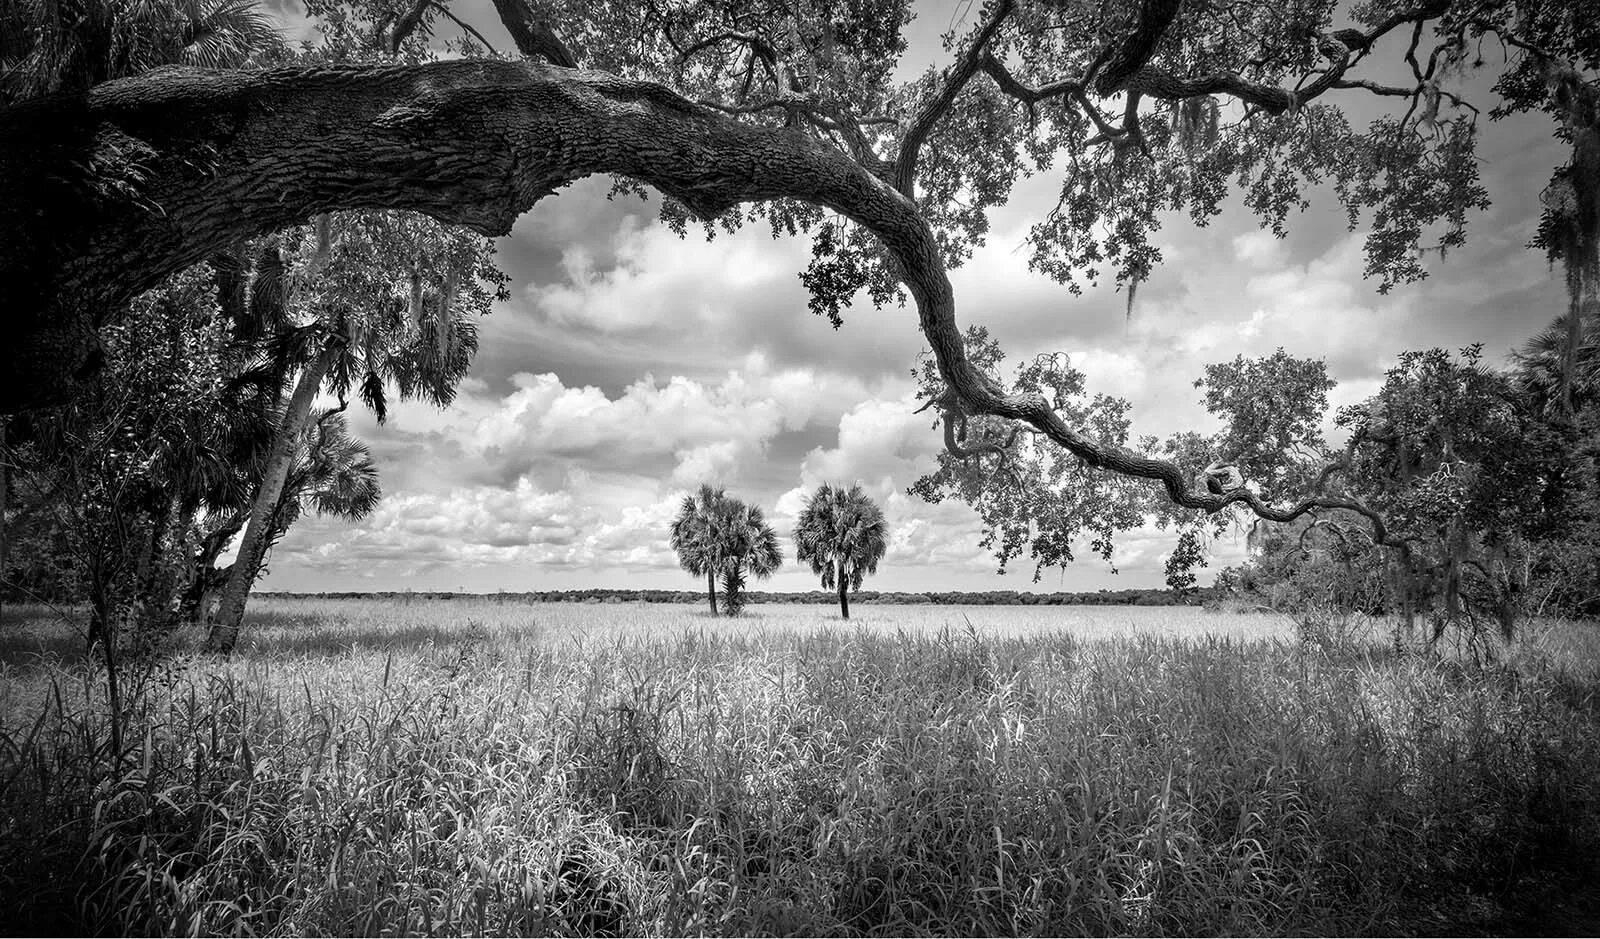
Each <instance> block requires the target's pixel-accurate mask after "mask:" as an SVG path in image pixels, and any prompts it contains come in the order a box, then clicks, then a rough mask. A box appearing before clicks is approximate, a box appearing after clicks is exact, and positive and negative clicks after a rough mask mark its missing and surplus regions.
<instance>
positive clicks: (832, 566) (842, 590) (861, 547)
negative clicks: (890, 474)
mask: <svg viewBox="0 0 1600 939" xmlns="http://www.w3.org/2000/svg"><path fill="white" fill-rule="evenodd" d="M794 543H795V560H797V561H809V562H811V572H812V573H813V574H820V575H821V576H822V587H823V589H824V590H826V589H828V588H829V587H833V586H835V585H837V586H838V588H839V613H840V614H841V615H842V616H843V617H844V618H845V619H849V618H850V598H849V595H848V591H849V590H860V589H861V581H863V580H864V579H866V576H867V575H868V574H875V573H877V571H878V561H879V560H880V559H882V557H883V552H884V551H885V550H886V549H887V548H888V546H889V530H888V526H887V525H886V524H885V523H884V520H883V511H882V510H881V509H879V508H878V506H877V504H876V503H874V502H873V501H872V500H871V499H870V498H868V497H867V494H866V493H864V492H862V491H861V486H860V485H859V484H857V485H854V486H851V487H850V488H849V489H848V490H846V489H845V488H843V487H842V486H830V485H828V484H827V483H823V484H822V485H821V486H818V487H817V491H816V492H814V493H812V494H811V496H810V498H808V499H806V504H805V508H804V509H802V510H801V511H800V519H799V521H798V522H797V523H796V524H795V529H794Z"/></svg>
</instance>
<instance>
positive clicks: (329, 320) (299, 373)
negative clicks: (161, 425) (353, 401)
mask: <svg viewBox="0 0 1600 939" xmlns="http://www.w3.org/2000/svg"><path fill="white" fill-rule="evenodd" d="M492 255H493V248H492V246H491V245H490V243H489V242H488V241H487V240H486V239H484V238H482V237H481V236H478V235H475V234H473V233H471V232H468V231H466V230H464V229H457V228H452V227H450V226H446V225H443V224H440V223H438V222H436V221H433V220H432V219H428V218H425V217H423V216H414V215H403V214H400V213H389V212H350V213H343V214H340V215H338V216H326V217H323V218H322V219H320V220H319V221H318V223H317V224H315V225H311V226H305V227H303V228H301V229H297V230H295V231H293V232H291V233H289V234H288V235H286V236H285V237H284V238H283V248H282V250H281V251H280V249H279V248H278V247H276V246H273V247H271V248H270V249H269V250H267V251H265V252H263V255H262V257H261V258H260V259H259V260H258V261H257V264H256V274H255V279H254V283H253V284H252V285H251V286H250V287H249V288H248V289H247V290H245V289H244V288H241V292H246V293H248V294H249V295H250V296H251V299H252V303H251V304H250V308H251V312H250V317H249V318H250V320H251V321H252V324H253V325H254V326H256V327H261V326H262V325H263V324H265V331H266V332H267V333H268V335H267V337H266V338H267V342H266V345H267V346H268V347H269V348H271V349H272V350H274V355H272V356H270V357H269V358H270V360H271V361H270V364H269V366H268V367H267V368H266V371H267V372H269V373H270V377H269V378H268V379H267V380H266V381H265V383H264V386H263V387H264V399H265V400H268V401H270V402H271V403H272V404H273V405H274V408H273V409H274V410H275V411H278V412H279V413H281V415H282V417H281V419H280V420H279V421H278V424H277V428H278V429H277V431H276V435H275V439H274V442H273V445H272V452H271V454H270V456H269V457H268V459H267V462H266V468H265V470H264V472H263V475H262V478H261V484H260V488H259V489H258V491H257V495H256V497H255V499H254V503H253V505H252V508H251V514H250V519H249V521H248V522H247V523H246V525H245V529H244V537H243V540H242V541H241V543H240V547H239V560H238V561H236V562H235V565H234V572H233V574H232V575H231V576H230V578H229V581H228V585H227V587H226V589H225V590H224V592H223V596H222V600H221V603H220V604H219V606H218V610H217V616H216V619H215V622H214V623H213V627H212V630H211V637H210V639H209V640H208V643H209V645H210V646H211V647H212V648H213V649H217V650H219V651H227V650H229V649H231V648H232V647H233V645H234V643H235V642H236V641H237V639H238V632H239V626H240V623H241V622H242V621H243V618H244V608H245V603H246V600H247V599H248V596H249V591H250V587H251V585H252V584H253V583H254V581H255V576H256V573H257V572H258V571H259V569H260V564H261V559H262V557H263V556H264V554H265V552H266V549H267V547H268V546H269V545H270V543H271V542H270V536H271V533H272V529H273V524H272V515H273V513H274V511H275V508H276V506H277V504H278V500H279V498H280V497H281V495H282V493H283V490H284V484H285V482H286V481H287V479H288V473H289V468H290V465H291V462H292V460H293V457H294V452H295V447H296V441H297V440H298V439H299V436H300V434H301V433H302V431H303V430H304V429H305V427H306V426H307V422H308V421H309V419H310V412H311V403H312V401H313V400H314V399H315V397H316V395H317V394H318V393H319V392H321V391H323V390H327V391H329V392H332V393H333V394H335V395H337V396H338V397H339V398H340V399H341V400H345V399H347V398H348V397H349V396H352V395H353V396H357V397H359V398H361V400H362V401H364V402H365V403H366V404H367V405H368V406H369V407H370V408H371V409H372V411H373V412H374V414H376V415H377V417H378V420H379V421H382V420H383V419H384V418H385V416H386V413H387V410H388V394H389V391H388V389H389V388H390V387H394V388H395V389H397V390H398V391H399V394H400V397H401V398H402V399H405V398H420V399H422V400H425V401H428V402H430V403H432V404H435V405H439V406H443V405H446V404H449V403H450V401H451V400H452V399H453V398H454V396H455V391H456V386H457V384H458V383H459V382H460V381H461V379H462V378H463V377H465V375H466V372H467V369H468V367H469V366H470V364H471V361H472V355H473V353H474V352H475V351H476V350H477V344H478V342H477V330H476V326H475V325H474V323H473V322H472V319H471V317H472V316H473V315H475V314H481V313H485V312H487V311H488V309H489V307H490V306H491V304H492V303H493V302H494V301H495V300H501V299H505V298H506V297H507V296H508V295H507V294H506V291H505V288H504V284H505V276H504V275H503V274H501V273H500V272H499V270H498V269H497V268H495V267H494V264H493V261H492ZM256 301H259V302H256ZM258 307H259V308H260V309H257V308H258ZM273 331H276V332H273ZM291 375H292V376H293V377H292V379H291V378H290V376H291ZM291 387H292V389H293V390H292V392H290V393H289V394H288V398H287V401H286V402H284V403H283V404H282V406H281V408H278V407H276V405H277V404H278V402H279V401H282V398H283V394H284V392H285V391H287V390H288V389H289V388H291Z"/></svg>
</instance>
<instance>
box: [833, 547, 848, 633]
mask: <svg viewBox="0 0 1600 939" xmlns="http://www.w3.org/2000/svg"><path fill="white" fill-rule="evenodd" d="M833 564H834V576H835V577H837V578H838V581H839V615H840V616H842V617H844V618H845V619H849V618H850V579H849V578H848V577H846V576H845V575H844V559H843V558H839V559H836V560H835V561H834V562H833Z"/></svg>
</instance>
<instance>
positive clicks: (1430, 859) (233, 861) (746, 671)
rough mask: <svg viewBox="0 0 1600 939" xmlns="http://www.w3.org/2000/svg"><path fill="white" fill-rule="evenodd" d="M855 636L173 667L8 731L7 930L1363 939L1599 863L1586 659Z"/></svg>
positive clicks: (1343, 640) (1268, 645)
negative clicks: (120, 720)
mask: <svg viewBox="0 0 1600 939" xmlns="http://www.w3.org/2000/svg"><path fill="white" fill-rule="evenodd" d="M1313 638H1314V639H1316V641H1294V640H1258V641H1240V640H1233V639H1222V638H1203V639H1196V640H1192V641H1183V640H1176V639H1171V638H1159V637H1148V636H1145V637H1131V638H1124V639H1105V640H1095V641H1092V642H1091V641H1081V640H1078V639H1075V638H1073V636H1072V635H1070V634H1066V633H1057V634H1043V635H1035V636H1027V637H1014V638H991V637H981V636H978V635H977V634H975V633H970V632H969V633H966V634H963V633H960V632H953V631H945V632H943V633H939V634H932V635H929V634H920V635H911V634H905V633H902V634H899V635H885V634H881V633H878V634H874V633H868V632H848V631H822V632H811V633H763V634H752V635H745V636H737V637H730V636H725V635H717V634H715V632H714V630H711V629H707V630H704V631H691V632H685V633H682V634H679V635H678V636H676V637H673V638H663V639H647V638H640V637H632V638H627V637H624V638H612V639H609V640H600V641H593V640H574V641H567V642H541V641H537V640H536V639H519V638H517V637H515V636H512V635H506V634H500V633H489V634H482V633H479V632H470V631H469V632H467V633H463V634H460V635H458V636H457V637H456V639H457V641H450V642H437V643H436V642H422V643H420V644H411V645H409V646H408V647H405V648H403V649H399V650H389V651H385V650H384V649H382V648H368V647H354V648H351V649H349V650H348V651H346V652H344V653H339V654H326V653H316V652H312V651H307V650H304V649H300V650H295V651H273V650H272V649H258V650H257V651H255V652H253V653H251V654H249V655H245V656H240V657H237V658H235V659H234V660H231V661H228V662H218V661H215V660H210V659H200V658H196V659H187V660H186V659H182V658H178V659H174V660H172V661H170V662H169V663H167V664H166V665H165V666H164V668H163V669H162V670H161V671H160V673H159V674H157V675H156V676H155V677H154V678H153V679H152V680H151V681H150V682H149V683H148V689H147V691H146V693H145V694H144V695H143V696H142V697H141V698H140V700H139V702H138V707H137V710H136V711H135V712H134V713H133V714H132V715H130V717H129V719H128V722H127V727H126V729H125V733H124V737H125V739H126V740H127V741H129V742H128V744H127V745H126V751H127V752H125V753H123V754H120V755H119V754H112V753H109V752H108V749H107V746H106V745H105V743H104V741H105V740H106V738H107V734H106V728H105V726H104V723H105V722H104V718H103V714H104V709H103V707H102V706H101V704H100V702H98V701H96V700H95V699H94V697H93V695H92V694H89V693H87V692H86V691H85V688H86V687H88V688H94V687H97V686H96V685H95V684H94V683H93V682H90V683H88V685H87V686H86V684H85V682H84V680H83V677H82V676H81V674H79V673H77V672H76V671H74V670H72V669H71V668H61V669H60V670H58V671H57V672H56V673H55V674H54V675H53V677H52V678H51V682H50V683H49V684H50V689H51V690H50V691H49V692H48V693H47V694H46V695H45V696H44V698H43V700H42V701H40V702H39V706H38V707H36V708H33V709H31V710H30V711H29V712H28V713H26V714H22V713H17V714H10V715H7V716H6V718H5V721H6V723H5V726H4V728H3V734H0V923H4V924H5V925H4V927H3V930H4V931H5V932H10V933H15V934H23V933H88V934H130V935H147V934H238V933H255V934H276V935H283V934H296V935H299V934H329V933H331V934H352V935H353V934H364V935H365V934H380V933H381V934H420V933H426V934H430V935H431V934H517V935H630V934H672V935H678V934H698V933H704V934H719V935H745V934H772V933H779V934H789V933H801V934H946V935H948V934H961V935H978V934H1043V935H1051V934H1108V933H1136V934H1293V933H1307V932H1311V933H1323V934H1355V933H1372V932H1411V931H1429V930H1445V931H1450V930H1459V929H1463V928H1470V926H1471V925H1472V922H1473V921H1474V920H1475V919H1476V920H1480V921H1484V922H1487V921H1490V920H1492V919H1493V918H1494V917H1497V916H1500V915H1502V914H1506V913H1508V912H1511V911H1513V909H1514V907H1515V905H1516V903H1517V902H1518V900H1519V898H1524V897H1527V896H1531V895H1535V894H1537V891H1538V890H1540V889H1543V888H1545V887H1547V886H1549V885H1550V884H1555V883H1559V882H1562V881H1564V880H1565V879H1566V878H1568V877H1571V876H1574V875H1577V874H1581V873H1582V872H1584V871H1589V870H1592V869H1593V864H1594V863H1595V861H1596V860H1597V859H1600V858H1597V854H1600V852H1597V850H1596V849H1597V847H1600V801H1597V795H1600V791H1597V790H1600V733H1597V731H1600V709H1597V699H1596V697H1595V690H1596V688H1597V687H1600V680H1597V677H1596V674H1595V671H1594V669H1593V667H1591V666H1588V665H1585V664H1584V663H1583V662H1576V661H1574V660H1572V659H1570V658H1569V657H1563V656H1554V655H1543V654H1539V653H1538V652H1537V650H1530V651H1528V652H1527V653H1526V654H1515V655H1509V654H1508V655H1500V656H1496V657H1493V658H1491V659H1485V660H1482V661H1465V660H1461V659H1452V658H1448V657H1444V658H1441V657H1434V656H1420V655H1410V654H1396V653H1394V652H1393V651H1392V650H1389V649H1386V648H1385V647H1383V646H1382V645H1366V646H1363V645H1362V644H1361V643H1360V642H1359V641H1358V640H1357V639H1355V638H1352V637H1349V636H1345V635H1337V636H1333V637H1331V638H1330V637H1329V636H1327V635H1325V634H1319V635H1318V636H1315V637H1313Z"/></svg>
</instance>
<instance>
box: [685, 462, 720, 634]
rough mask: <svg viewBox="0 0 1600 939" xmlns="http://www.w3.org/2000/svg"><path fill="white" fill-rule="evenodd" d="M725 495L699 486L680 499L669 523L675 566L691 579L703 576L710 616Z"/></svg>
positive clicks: (714, 601) (714, 604) (714, 611)
mask: <svg viewBox="0 0 1600 939" xmlns="http://www.w3.org/2000/svg"><path fill="white" fill-rule="evenodd" d="M728 501H729V500H728V496H727V493H726V492H724V491H723V490H722V489H721V488H720V487H719V488H713V487H712V486H711V484H709V483H702V484H701V486H700V489H699V491H698V492H695V493H693V494H692V495H687V496H684V497H683V503H682V504H681V505H680V506H678V516H677V517H676V518H674V519H673V520H672V550H674V551H676V552H677V553H678V565H679V566H680V567H682V568H683V569H684V570H685V571H688V572H689V573H690V574H692V575H693V576H695V577H700V576H702V575H704V577H705V579H706V593H707V595H708V596H709V597H710V598H711V615H712V616H716V615H717V572H718V571H719V570H721V569H722V530H721V529H722V523H723V520H724V519H725V518H726V517H727V515H728V512H727V509H726V504H727V502H728Z"/></svg>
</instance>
